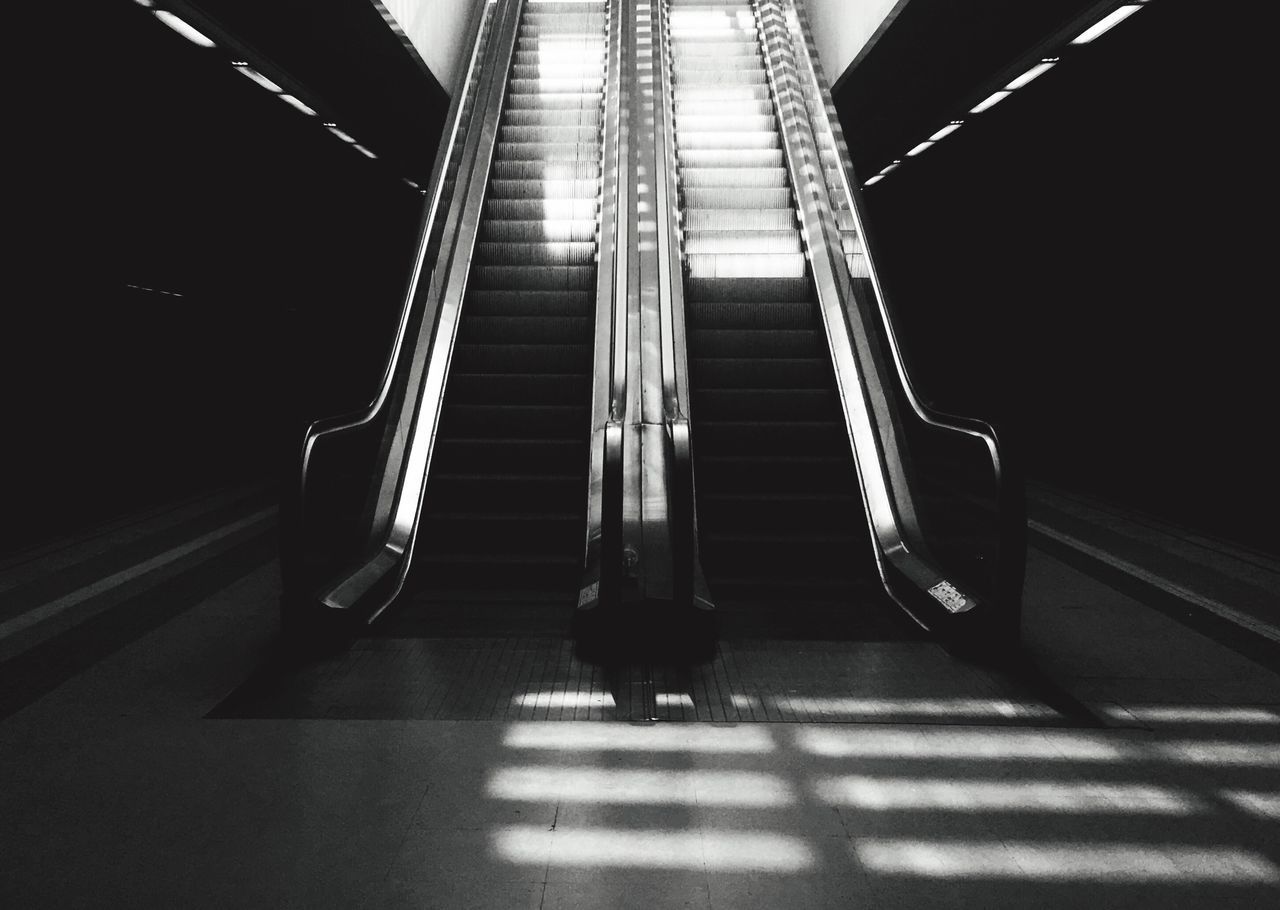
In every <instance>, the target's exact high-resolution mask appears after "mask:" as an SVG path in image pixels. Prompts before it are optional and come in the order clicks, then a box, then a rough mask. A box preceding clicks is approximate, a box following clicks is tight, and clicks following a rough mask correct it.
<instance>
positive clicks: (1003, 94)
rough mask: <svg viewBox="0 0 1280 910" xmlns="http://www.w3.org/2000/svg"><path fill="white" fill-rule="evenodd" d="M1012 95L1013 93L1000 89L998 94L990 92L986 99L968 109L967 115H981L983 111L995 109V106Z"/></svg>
mask: <svg viewBox="0 0 1280 910" xmlns="http://www.w3.org/2000/svg"><path fill="white" fill-rule="evenodd" d="M1012 94H1013V92H1010V91H1007V90H1005V89H1001V90H1000V91H998V92H992V93H991V94H990V95H988V96H987V97H986V98H984V99H982V101H980V102H978V104H977V105H976V106H974V107H972V108H970V109H969V113H971V114H981V113H982V112H983V111H987V110H990V109H991V108H993V107H995V106H996V105H997V104H999V103H1000V102H1001V101H1003V100H1004V99H1006V98H1008V97H1009V96H1010V95H1012Z"/></svg>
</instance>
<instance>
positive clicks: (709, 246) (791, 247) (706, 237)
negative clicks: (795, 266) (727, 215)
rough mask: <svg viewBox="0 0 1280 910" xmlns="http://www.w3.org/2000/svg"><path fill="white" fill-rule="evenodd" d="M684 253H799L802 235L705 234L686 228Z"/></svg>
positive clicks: (750, 231) (787, 232)
mask: <svg viewBox="0 0 1280 910" xmlns="http://www.w3.org/2000/svg"><path fill="white" fill-rule="evenodd" d="M685 230H686V239H685V244H684V249H685V252H686V253H688V254H689V255H690V256H693V255H697V254H714V253H729V254H736V255H743V254H756V253H770V254H773V253H799V252H800V231H799V229H795V230H789V231H766V230H758V229H757V230H704V229H699V228H694V227H693V226H692V225H689V226H687V227H686V229H685Z"/></svg>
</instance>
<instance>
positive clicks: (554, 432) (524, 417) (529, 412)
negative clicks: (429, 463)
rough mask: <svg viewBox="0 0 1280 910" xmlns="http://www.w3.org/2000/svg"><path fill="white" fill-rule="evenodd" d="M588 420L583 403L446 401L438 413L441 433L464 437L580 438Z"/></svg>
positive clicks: (583, 435)
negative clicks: (543, 403) (546, 403)
mask: <svg viewBox="0 0 1280 910" xmlns="http://www.w3.org/2000/svg"><path fill="white" fill-rule="evenodd" d="M590 420H591V409H590V407H589V406H588V405H587V404H586V403H584V404H583V405H581V406H579V405H573V404H558V405H524V404H505V403H504V404H484V405H479V404H461V403H457V402H449V403H446V404H445V406H444V410H443V413H442V414H441V416H440V432H441V433H442V434H446V435H449V436H467V437H475V436H486V435H487V436H511V437H516V438H533V439H573V438H576V439H582V438H585V435H586V432H587V429H588V427H589V425H590Z"/></svg>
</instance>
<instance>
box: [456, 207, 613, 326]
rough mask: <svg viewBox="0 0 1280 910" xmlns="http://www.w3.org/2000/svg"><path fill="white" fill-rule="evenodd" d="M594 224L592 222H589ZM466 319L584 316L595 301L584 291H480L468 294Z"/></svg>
mask: <svg viewBox="0 0 1280 910" xmlns="http://www.w3.org/2000/svg"><path fill="white" fill-rule="evenodd" d="M591 223H593V224H594V222H591ZM465 310H466V312H467V314H468V318H471V317H476V316H534V315H538V316H544V315H545V316H586V317H591V316H592V314H593V313H594V312H595V300H594V299H593V297H592V295H591V294H589V293H587V292H585V291H515V290H511V291H492V290H491V291H482V290H471V291H468V293H467V303H466V305H465Z"/></svg>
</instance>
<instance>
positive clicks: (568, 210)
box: [484, 197, 599, 221]
mask: <svg viewBox="0 0 1280 910" xmlns="http://www.w3.org/2000/svg"><path fill="white" fill-rule="evenodd" d="M598 208H599V204H598V201H597V200H596V199H594V198H576V199H574V198H568V197H564V198H556V199H493V198H489V199H487V200H486V201H485V204H484V214H485V217H486V218H494V219H502V220H508V221H531V220H540V219H543V218H550V219H553V220H557V221H561V220H566V219H568V220H571V221H579V220H585V219H591V220H594V219H595V217H596V211H597V209H598Z"/></svg>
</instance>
